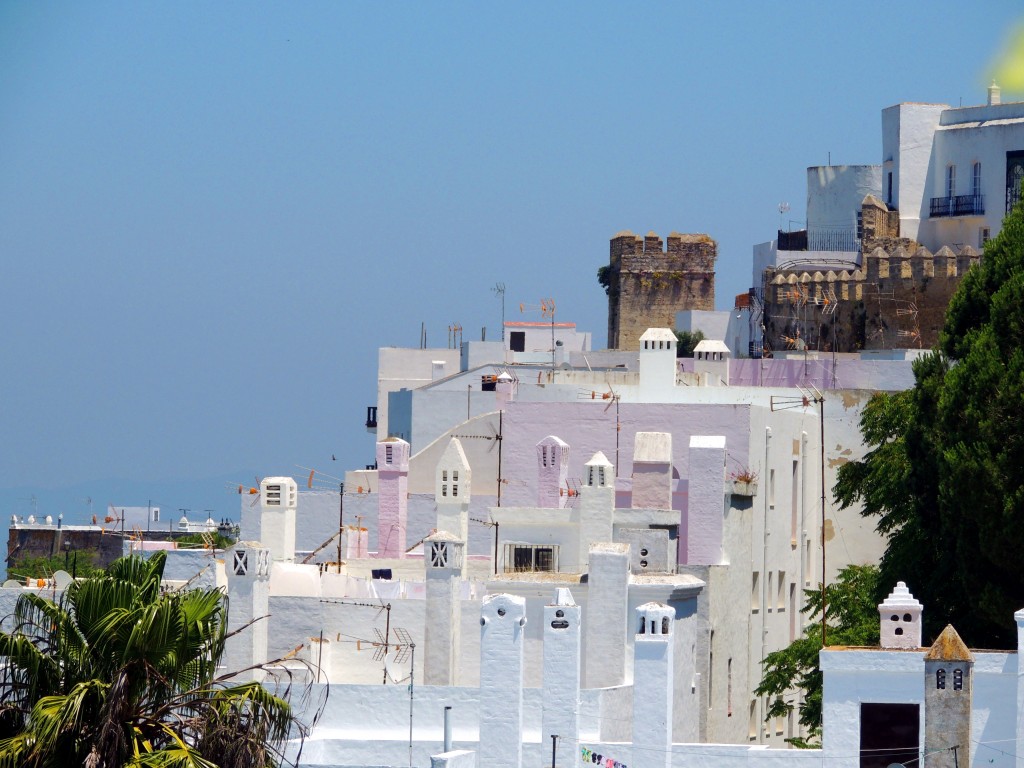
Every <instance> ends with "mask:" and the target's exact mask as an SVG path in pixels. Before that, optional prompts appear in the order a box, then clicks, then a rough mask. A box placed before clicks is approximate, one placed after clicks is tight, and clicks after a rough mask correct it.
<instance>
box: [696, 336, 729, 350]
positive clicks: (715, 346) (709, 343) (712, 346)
mask: <svg viewBox="0 0 1024 768" xmlns="http://www.w3.org/2000/svg"><path fill="white" fill-rule="evenodd" d="M693 351H694V353H697V352H725V353H728V352H729V347H728V346H727V345H726V343H725V342H724V341H719V340H718V339H704V340H702V341H700V342H698V343H697V346H696V347H694V348H693Z"/></svg>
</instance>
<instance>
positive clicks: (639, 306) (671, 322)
mask: <svg viewBox="0 0 1024 768" xmlns="http://www.w3.org/2000/svg"><path fill="white" fill-rule="evenodd" d="M717 258H718V244H717V243H716V242H715V241H714V240H712V239H711V238H710V237H709V236H708V235H704V234H688V235H684V234H680V233H679V232H672V233H671V234H670V235H669V236H668V237H667V238H666V240H664V241H663V240H662V239H661V238H660V237H659V236H658V235H656V234H655V233H654V232H648V233H647V234H646V235H645V236H643V237H641V236H639V235H634V234H633V233H632V232H628V231H625V232H619V233H618V234H616V235H615V236H614V237H612V238H611V242H610V247H609V262H608V266H606V267H602V268H601V270H600V271H599V273H598V279H599V280H600V282H601V284H602V285H604V286H605V290H606V291H607V293H608V346H609V348H611V349H638V348H639V344H640V341H639V340H640V336H641V334H642V333H643V332H644V331H645V330H647V329H648V328H652V327H661V328H663V327H669V328H672V327H675V316H676V313H677V312H680V311H682V310H686V309H708V310H711V309H714V306H715V260H716V259H717Z"/></svg>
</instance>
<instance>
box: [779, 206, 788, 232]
mask: <svg viewBox="0 0 1024 768" xmlns="http://www.w3.org/2000/svg"><path fill="white" fill-rule="evenodd" d="M778 208H779V232H781V231H782V220H783V219H784V218H785V216H786V214H787V213H789V203H787V202H781V203H779V205H778Z"/></svg>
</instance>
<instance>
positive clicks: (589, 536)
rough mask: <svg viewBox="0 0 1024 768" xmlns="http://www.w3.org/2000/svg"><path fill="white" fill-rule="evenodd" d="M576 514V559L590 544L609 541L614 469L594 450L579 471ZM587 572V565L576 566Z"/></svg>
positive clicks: (610, 538)
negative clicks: (577, 550) (578, 535)
mask: <svg viewBox="0 0 1024 768" xmlns="http://www.w3.org/2000/svg"><path fill="white" fill-rule="evenodd" d="M576 507H577V509H579V513H580V527H579V529H580V550H579V551H580V559H581V560H583V558H586V557H588V555H589V553H590V547H591V546H593V545H594V544H600V543H602V542H608V541H612V540H613V520H614V514H615V467H613V466H612V463H611V462H610V461H608V459H607V458H605V455H604V454H603V453H601V452H600V451H598V452H597V453H596V454H594V457H593V458H592V459H591V460H590V461H588V462H587V463H586V465H585V466H584V468H583V485H582V486H581V487H580V496H579V500H578V501H577V503H576ZM580 570H582V571H585V570H587V563H586V562H581V563H580Z"/></svg>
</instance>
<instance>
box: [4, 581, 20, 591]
mask: <svg viewBox="0 0 1024 768" xmlns="http://www.w3.org/2000/svg"><path fill="white" fill-rule="evenodd" d="M2 589H21V582H20V581H15V580H14V579H8V580H7V581H5V582H4V583H3V587H2Z"/></svg>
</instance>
